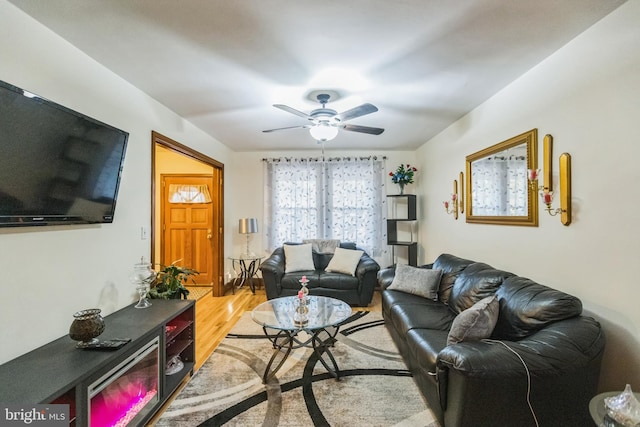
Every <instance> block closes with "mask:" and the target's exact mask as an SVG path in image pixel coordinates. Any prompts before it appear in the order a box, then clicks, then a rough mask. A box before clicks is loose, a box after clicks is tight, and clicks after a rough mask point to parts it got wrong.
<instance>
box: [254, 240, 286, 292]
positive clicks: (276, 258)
mask: <svg viewBox="0 0 640 427" xmlns="http://www.w3.org/2000/svg"><path fill="white" fill-rule="evenodd" d="M259 268H260V271H261V273H262V279H263V280H264V288H265V291H266V293H267V299H272V298H277V297H278V296H279V295H280V293H281V290H282V287H281V284H280V282H281V281H282V277H283V276H284V269H285V259H284V250H283V249H282V248H278V249H276V250H275V251H273V253H272V254H271V256H269V258H267V259H266V260H264V262H263V263H262V264H260V267H259Z"/></svg>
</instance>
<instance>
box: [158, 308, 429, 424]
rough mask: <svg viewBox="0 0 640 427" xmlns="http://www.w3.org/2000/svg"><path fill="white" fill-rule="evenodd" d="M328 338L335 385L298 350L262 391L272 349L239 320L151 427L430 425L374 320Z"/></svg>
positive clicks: (352, 323)
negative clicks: (331, 344)
mask: <svg viewBox="0 0 640 427" xmlns="http://www.w3.org/2000/svg"><path fill="white" fill-rule="evenodd" d="M336 338H337V342H336V343H335V346H334V347H333V348H332V350H331V351H332V353H333V355H334V356H335V358H336V361H337V363H338V366H339V367H340V372H341V377H340V380H339V381H338V380H336V379H335V378H333V377H331V376H330V375H329V374H328V373H327V371H326V370H325V368H324V367H323V366H322V364H321V363H320V362H319V361H318V360H317V358H316V356H315V355H314V354H313V350H312V349H307V348H300V349H298V350H294V351H293V352H292V353H291V355H290V356H289V358H288V359H287V361H286V362H285V364H284V366H283V367H282V368H281V369H280V370H279V371H278V373H277V375H276V377H275V378H273V379H272V380H271V381H270V382H269V384H267V385H264V384H262V374H263V373H264V369H265V366H266V364H267V363H268V361H269V358H270V357H271V355H272V353H273V348H272V346H271V343H270V342H269V341H268V340H267V338H266V337H265V335H264V333H263V331H262V328H261V327H260V326H259V325H258V324H256V323H255V322H253V321H252V320H251V315H250V313H245V314H244V315H243V316H242V318H241V319H240V321H239V322H238V323H237V324H236V325H235V326H234V327H233V329H232V331H231V332H230V333H229V334H228V335H227V336H226V337H225V338H224V340H223V341H222V342H221V343H220V345H219V346H218V348H217V349H216V350H215V352H214V353H213V354H212V355H211V357H210V358H209V359H208V360H207V361H206V362H205V363H204V365H203V366H202V367H201V368H200V369H199V370H198V372H196V374H195V375H194V376H193V378H192V379H191V380H190V381H189V383H188V384H187V385H186V386H185V388H184V389H183V390H182V391H181V392H180V393H179V395H178V396H177V397H176V399H175V400H174V401H173V402H172V403H171V405H170V406H169V407H168V408H167V410H166V411H165V412H164V414H163V415H162V417H161V418H160V419H159V420H158V423H157V424H156V425H157V426H171V427H176V426H177V427H190V426H222V425H227V426H259V425H262V426H296V427H300V426H399V427H412V426H428V427H437V426H438V423H437V421H436V420H435V417H434V415H433V413H432V412H431V410H430V409H429V407H428V405H427V403H426V401H425V400H424V398H423V397H422V395H421V394H420V392H419V391H418V388H417V386H416V385H415V383H414V381H413V378H412V377H411V374H410V372H409V371H408V370H407V368H406V365H405V364H404V362H403V361H402V359H401V357H400V356H399V354H398V353H397V350H396V347H395V345H394V344H393V341H392V340H391V337H390V335H389V333H388V332H387V330H386V328H385V326H384V323H383V320H382V318H381V316H380V314H378V313H372V312H356V313H355V314H354V315H353V316H351V318H349V319H348V320H347V321H345V322H344V324H343V325H342V327H341V328H340V333H339V334H338V336H337V337H336Z"/></svg>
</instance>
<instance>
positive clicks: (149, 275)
mask: <svg viewBox="0 0 640 427" xmlns="http://www.w3.org/2000/svg"><path fill="white" fill-rule="evenodd" d="M155 277H156V273H155V271H153V270H152V269H151V264H149V263H148V262H145V260H144V257H142V258H140V262H139V263H137V264H135V265H134V266H133V273H132V274H131V277H130V278H129V280H131V283H133V284H134V285H135V286H136V290H137V291H138V295H139V296H140V299H139V300H138V303H137V304H136V305H135V308H147V307H150V306H151V302H149V300H148V299H147V294H148V293H149V286H150V283H151V282H152V281H153V279H154V278H155Z"/></svg>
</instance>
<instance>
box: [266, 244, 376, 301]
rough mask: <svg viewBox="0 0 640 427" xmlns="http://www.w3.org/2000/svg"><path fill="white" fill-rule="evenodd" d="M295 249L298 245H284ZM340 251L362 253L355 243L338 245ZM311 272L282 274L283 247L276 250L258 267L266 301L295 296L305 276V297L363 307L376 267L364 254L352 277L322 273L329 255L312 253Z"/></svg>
mask: <svg viewBox="0 0 640 427" xmlns="http://www.w3.org/2000/svg"><path fill="white" fill-rule="evenodd" d="M286 244H287V245H295V244H298V243H286ZM339 247H340V248H343V249H353V250H356V249H358V250H362V249H361V248H358V247H357V246H356V244H355V243H352V242H341V243H340V246H339ZM312 256H313V264H314V267H315V269H314V270H305V271H295V272H291V273H285V254H284V249H283V247H282V246H281V247H279V248H276V249H275V250H274V251H273V253H272V254H271V256H270V257H269V258H267V259H266V260H265V261H264V262H263V263H262V264H260V271H261V272H262V278H263V280H264V287H265V290H266V293H267V299H273V298H278V297H284V296H292V295H297V294H298V291H299V290H300V279H301V278H302V276H307V279H308V280H309V283H308V284H307V287H308V288H309V293H310V294H312V295H321V296H327V297H333V298H337V299H340V300H342V301H344V302H346V303H347V304H350V305H354V306H363V307H364V306H367V305H369V303H371V300H372V299H373V291H374V289H375V287H376V284H377V274H378V271H379V270H380V266H379V265H378V263H377V262H375V261H374V260H373V259H372V258H371V257H369V255H367V253H366V252H365V253H363V254H362V256H361V258H360V261H359V263H358V265H357V267H356V270H355V276H351V275H348V274H344V273H335V272H328V271H325V268H327V265H328V264H329V261H331V258H333V254H331V253H318V252H317V251H316V250H313V252H312Z"/></svg>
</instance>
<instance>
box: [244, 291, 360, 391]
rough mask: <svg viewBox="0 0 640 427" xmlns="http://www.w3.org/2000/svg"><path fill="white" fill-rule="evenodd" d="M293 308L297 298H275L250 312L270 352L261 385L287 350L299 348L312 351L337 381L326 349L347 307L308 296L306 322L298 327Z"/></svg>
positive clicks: (348, 310) (335, 366) (348, 311)
mask: <svg viewBox="0 0 640 427" xmlns="http://www.w3.org/2000/svg"><path fill="white" fill-rule="evenodd" d="M297 306H298V297H297V296H293V297H282V298H275V299H272V300H269V301H267V302H263V303H262V304H260V305H258V306H257V307H256V308H254V309H253V311H252V313H251V318H252V319H253V320H254V322H256V323H258V324H260V325H262V330H263V331H264V333H265V335H266V336H267V338H269V340H270V341H271V343H272V344H273V349H274V350H273V355H272V356H271V359H270V360H269V363H268V364H267V367H266V368H265V370H264V375H263V376H262V382H263V383H264V384H266V383H267V382H268V381H269V380H270V379H271V378H272V377H273V376H274V375H275V374H276V372H278V370H279V369H280V368H281V367H282V365H284V362H285V361H286V360H287V358H288V357H289V354H291V351H292V350H294V349H298V348H301V347H309V348H313V352H314V354H315V355H316V356H317V357H318V360H320V362H321V363H322V365H323V366H324V367H325V368H326V369H327V371H328V372H329V373H330V374H331V375H332V376H333V377H334V378H335V379H336V380H339V379H340V369H339V368H338V364H337V363H336V359H335V358H334V357H333V354H332V353H331V349H330V348H331V347H332V346H333V344H334V343H335V337H336V335H337V334H338V330H339V329H340V323H342V322H343V321H345V320H346V319H348V318H349V316H351V307H350V306H349V304H347V303H346V302H344V301H341V300H339V299H336V298H329V297H322V296H312V295H309V296H307V304H306V306H307V308H308V309H309V311H308V314H307V319H308V320H307V322H306V323H305V324H304V325H303V326H300V324H299V323H298V322H296V321H294V314H295V312H296V308H297ZM303 332H305V333H304V334H303Z"/></svg>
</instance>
